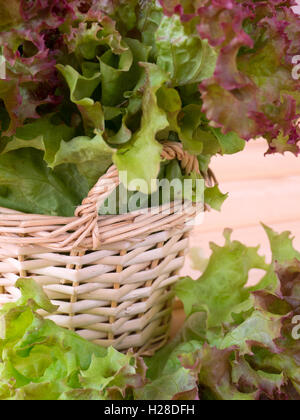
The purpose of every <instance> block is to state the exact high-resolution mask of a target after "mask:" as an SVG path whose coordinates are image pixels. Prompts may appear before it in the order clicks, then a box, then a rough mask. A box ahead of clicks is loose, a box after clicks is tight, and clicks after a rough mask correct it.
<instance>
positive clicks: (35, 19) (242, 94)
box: [0, 0, 299, 216]
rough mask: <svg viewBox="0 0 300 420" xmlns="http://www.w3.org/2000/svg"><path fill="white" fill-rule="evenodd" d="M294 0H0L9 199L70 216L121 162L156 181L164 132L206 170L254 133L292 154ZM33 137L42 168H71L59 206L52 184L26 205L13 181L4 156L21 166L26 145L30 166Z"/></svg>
mask: <svg viewBox="0 0 300 420" xmlns="http://www.w3.org/2000/svg"><path fill="white" fill-rule="evenodd" d="M292 3H293V2H291V1H284V2H278V1H272V2H264V1H262V2H254V1H236V0H230V1H214V0H213V1H209V0H199V1H198V0H197V1H189V0H187V1H184V2H183V1H182V2H180V1H179V0H178V1H174V0H161V2H158V1H156V0H147V1H138V0H129V1H125V0H114V1H112V0H105V1H104V0H73V1H67V0H63V1H47V0H45V1H33V0H31V1H20V2H12V4H11V7H10V8H9V10H8V8H7V5H6V4H5V2H3V1H0V5H1V13H2V15H3V19H2V20H1V22H2V23H1V26H0V46H1V49H0V52H1V54H2V58H3V60H4V61H5V75H4V78H2V79H0V135H1V137H0V154H1V155H0V159H1V161H2V162H3V163H4V165H3V166H2V168H3V169H1V168H0V180H1V190H0V205H1V206H6V205H9V206H11V207H12V208H18V209H24V211H27V212H38V213H42V214H44V213H46V214H58V215H59V214H63V215H70V216H71V215H72V214H73V210H74V208H75V207H76V205H78V204H79V203H80V200H79V197H81V195H82V194H86V193H87V192H88V188H91V186H92V185H93V184H94V183H95V182H96V181H97V179H98V178H99V177H100V176H101V175H102V174H103V173H105V171H106V170H107V168H108V167H109V166H110V165H111V164H112V163H115V164H116V165H117V167H118V169H119V170H120V171H127V172H128V177H127V179H128V181H129V182H130V181H131V180H132V179H135V178H142V179H144V180H145V181H146V184H147V185H148V191H149V187H150V186H151V179H157V177H158V175H159V173H160V171H161V166H162V164H163V162H161V157H160V152H161V149H162V145H161V142H162V141H164V140H172V141H177V142H181V143H182V144H183V147H184V148H185V149H186V150H187V151H189V152H190V153H191V154H194V155H196V156H197V157H198V160H199V164H200V168H201V172H202V175H201V176H203V175H204V174H205V173H206V172H207V171H208V166H209V162H210V159H211V157H212V156H214V155H216V154H227V153H228V154H233V153H237V152H239V151H240V150H242V149H243V147H244V145H245V142H244V140H249V139H250V138H255V137H257V136H262V135H263V136H265V137H266V139H267V140H268V144H269V149H268V152H269V153H271V152H274V151H278V152H281V153H284V152H286V151H290V152H293V153H295V154H297V153H298V140H299V130H298V128H297V126H296V121H297V119H298V117H299V81H297V80H294V79H293V77H292V60H293V57H294V55H296V54H298V52H297V48H298V45H299V42H298V41H299V18H298V16H297V15H295V14H294V13H293V12H292V10H291V9H290V8H289V6H291V5H292ZM25 149H26V151H25ZM34 149H36V150H38V152H39V159H42V160H43V164H44V165H45V166H46V167H47V171H46V173H47V175H46V176H47V182H49V180H50V178H51V177H52V176H55V174H56V173H57V172H59V173H63V172H64V171H66V170H70V173H76V180H77V182H76V185H71V184H68V187H67V188H70V191H69V196H72V197H74V200H72V205H71V206H66V207H65V211H64V212H63V213H62V211H61V208H62V207H61V206H60V205H56V204H54V203H58V202H59V201H60V198H59V196H58V195H57V194H58V193H57V189H55V188H54V189H53V190H52V192H51V194H50V193H49V194H48V195H47V197H48V199H49V202H48V203H47V200H46V201H45V202H44V204H43V205H41V206H39V205H38V203H39V201H40V200H39V198H38V194H37V196H36V197H33V198H34V200H33V201H32V202H35V203H36V204H35V205H32V206H30V201H31V200H25V198H22V197H23V196H24V194H22V192H20V191H19V190H18V186H16V187H15V190H14V191H12V188H11V183H10V179H9V176H8V175H7V169H6V168H7V167H8V166H9V169H10V171H9V172H10V173H13V172H14V176H15V178H17V176H18V173H19V172H18V165H17V164H16V163H17V161H19V160H20V159H23V158H24V156H25V154H26V156H27V157H28V159H29V161H28V165H27V167H28V170H29V167H31V163H30V161H33V159H34V156H36V150H34ZM145 161H147V163H148V165H147V170H145V168H146V166H145ZM32 169H33V168H32ZM32 177H34V173H33V172H32ZM123 181H124V182H125V180H123ZM37 182H38V181H37ZM62 182H64V181H63V180H62ZM125 186H127V185H125ZM1 191H3V192H4V193H2V192H1ZM7 191H9V193H8V195H7ZM32 191H38V188H34V189H32ZM79 192H80V193H79ZM143 192H146V191H143ZM33 194H35V193H34V192H33ZM205 197H206V200H207V204H208V205H209V206H211V207H213V208H217V209H220V207H221V204H222V202H223V201H224V199H225V195H224V194H222V193H221V192H220V191H219V189H218V188H217V187H215V188H213V189H207V190H206V192H205ZM14 203H15V204H14ZM47 207H49V209H48V210H47Z"/></svg>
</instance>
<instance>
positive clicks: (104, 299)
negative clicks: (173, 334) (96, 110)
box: [0, 142, 199, 354]
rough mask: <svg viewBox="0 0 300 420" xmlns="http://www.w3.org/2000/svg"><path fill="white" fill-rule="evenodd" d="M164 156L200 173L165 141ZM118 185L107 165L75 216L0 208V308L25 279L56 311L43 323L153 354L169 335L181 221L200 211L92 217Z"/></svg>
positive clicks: (184, 230) (181, 250) (183, 238)
mask: <svg viewBox="0 0 300 420" xmlns="http://www.w3.org/2000/svg"><path fill="white" fill-rule="evenodd" d="M162 157H163V158H164V159H168V160H171V159H175V158H177V159H178V160H179V161H181V165H182V168H183V169H184V170H185V171H186V172H187V173H191V172H192V171H196V172H199V166H198V161H197V159H196V157H194V156H190V155H188V154H187V153H186V152H184V151H183V149H182V147H181V145H180V144H178V143H169V142H168V143H165V144H164V150H163V153H162ZM117 185H119V178H118V172H117V169H116V168H115V167H112V168H110V170H109V171H108V172H107V173H106V174H105V175H104V176H103V177H102V178H100V180H99V181H98V183H97V184H96V185H95V187H94V188H93V189H92V190H91V191H90V193H89V195H88V197H87V198H86V199H85V200H84V201H83V204H82V205H81V206H80V207H79V208H78V209H77V211H76V214H75V217H73V218H64V217H52V216H42V215H33V214H24V213H19V212H16V211H12V210H8V209H0V273H1V276H0V305H3V304H4V303H7V302H12V301H14V300H16V299H17V298H19V290H18V289H17V288H16V287H15V282H16V280H17V279H18V278H19V277H28V278H29V277H31V278H33V279H34V280H35V281H37V282H38V283H39V284H40V285H42V286H43V287H44V290H45V291H46V293H47V295H48V296H49V298H50V299H51V300H52V302H53V303H54V304H55V305H58V306H59V309H58V311H57V313H55V314H52V315H50V316H49V314H43V315H44V316H46V317H47V318H49V319H52V320H53V321H54V322H56V323H57V324H58V325H60V326H62V327H65V328H68V329H70V330H74V331H76V332H77V333H78V334H80V335H81V336H82V337H85V338H86V339H88V340H90V341H93V342H95V343H97V344H99V345H102V346H114V347H115V348H116V349H118V350H121V351H123V350H127V349H129V348H134V349H135V350H136V351H137V352H139V353H140V354H151V353H153V352H154V351H155V350H157V349H158V348H159V347H161V346H162V345H164V343H165V342H166V340H167V338H168V331H169V324H170V316H171V311H172V301H173V292H172V285H173V284H174V283H175V282H176V280H177V278H178V276H177V274H176V273H178V270H179V269H180V268H181V267H182V265H183V262H184V254H185V251H186V250H187V249H188V233H189V231H190V230H191V228H192V227H191V226H189V224H188V223H187V222H188V221H189V220H191V218H193V217H194V216H195V214H196V212H197V211H199V208H198V207H197V206H194V205H191V207H192V211H191V208H190V209H189V210H188V211H187V213H184V214H182V213H176V205H175V204H174V203H173V206H172V211H171V212H170V211H165V209H164V207H160V208H159V209H157V210H158V211H157V212H156V214H155V215H153V214H150V213H148V214H147V213H145V211H144V212H141V211H140V212H135V213H129V214H125V215H118V216H98V212H97V203H99V199H100V198H101V201H104V200H105V198H106V197H107V196H108V195H109V194H110V193H111V192H112V190H113V189H114V188H116V186H117Z"/></svg>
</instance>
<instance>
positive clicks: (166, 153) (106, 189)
mask: <svg viewBox="0 0 300 420" xmlns="http://www.w3.org/2000/svg"><path fill="white" fill-rule="evenodd" d="M161 157H162V158H163V159H166V160H170V161H171V160H174V159H177V160H178V161H179V162H180V163H181V167H182V169H183V170H184V171H185V173H187V174H191V173H192V172H196V173H197V174H200V169H199V162H198V159H197V157H196V156H193V155H191V154H189V153H188V152H187V151H185V150H183V147H182V145H181V144H180V143H176V142H168V141H167V142H164V143H163V151H162V153H161ZM119 184H120V180H119V175H118V170H117V168H116V166H112V167H111V168H110V169H109V170H108V171H107V172H106V174H105V175H103V176H102V177H101V178H100V179H99V181H98V182H97V184H96V185H95V186H94V187H93V188H92V189H91V190H90V192H89V194H88V196H87V197H86V198H85V199H84V200H83V202H82V204H81V205H80V206H79V207H78V208H77V210H76V212H75V216H76V217H80V218H82V219H83V225H85V229H83V233H82V235H81V236H80V238H78V240H77V241H76V246H78V245H80V243H81V242H82V241H83V240H84V239H85V238H86V237H87V236H88V235H89V234H90V233H92V238H93V249H99V247H100V245H101V241H100V232H99V229H98V223H97V221H98V208H97V204H98V202H99V198H100V197H101V196H103V198H104V200H105V199H106V198H107V197H108V196H109V195H110V194H111V193H112V191H113V190H114V189H115V188H116V187H117V186H118V185H119Z"/></svg>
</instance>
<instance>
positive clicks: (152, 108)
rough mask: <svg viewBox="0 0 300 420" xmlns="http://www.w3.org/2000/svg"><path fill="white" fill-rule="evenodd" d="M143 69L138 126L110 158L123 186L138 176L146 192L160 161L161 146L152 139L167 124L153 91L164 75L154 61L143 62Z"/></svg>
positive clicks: (156, 89)
mask: <svg viewBox="0 0 300 420" xmlns="http://www.w3.org/2000/svg"><path fill="white" fill-rule="evenodd" d="M144 68H145V70H146V74H147V81H146V85H145V91H144V94H143V105H142V106H143V117H142V121H141V128H140V129H139V130H138V131H137V132H136V133H135V134H134V135H133V138H132V140H131V142H130V145H128V146H126V147H122V148H120V149H119V150H118V151H117V152H116V154H115V155H114V158H113V160H114V163H115V164H116V165H117V167H118V170H119V172H120V180H121V182H122V183H123V184H124V185H125V186H126V187H128V186H129V184H130V182H131V181H134V180H136V179H142V180H145V181H146V185H143V187H142V188H141V192H143V193H145V194H149V193H150V192H153V183H152V182H151V181H152V180H156V179H157V176H158V173H159V168H160V161H161V157H160V154H161V151H162V146H161V145H160V144H159V143H158V142H157V141H156V134H157V133H158V132H159V131H160V130H163V129H164V128H166V127H167V125H168V121H167V117H166V114H165V112H164V111H163V110H161V109H160V108H159V107H158V105H157V98H156V92H157V91H158V89H159V88H160V87H161V86H162V84H163V83H164V82H165V81H166V80H167V77H166V75H165V73H163V72H162V71H161V70H160V69H159V68H158V67H157V66H156V65H154V64H144ZM144 156H147V165H145V164H144V160H143V159H144ZM125 174H126V175H125ZM126 178H127V179H126ZM156 188H157V187H156V185H155V189H156Z"/></svg>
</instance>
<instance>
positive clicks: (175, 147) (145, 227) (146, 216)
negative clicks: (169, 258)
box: [0, 142, 216, 252]
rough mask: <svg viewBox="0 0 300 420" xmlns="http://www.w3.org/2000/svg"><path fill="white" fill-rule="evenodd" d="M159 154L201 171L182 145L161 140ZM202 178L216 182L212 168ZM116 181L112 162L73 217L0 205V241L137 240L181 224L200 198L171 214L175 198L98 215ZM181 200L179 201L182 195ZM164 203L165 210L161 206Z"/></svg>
mask: <svg viewBox="0 0 300 420" xmlns="http://www.w3.org/2000/svg"><path fill="white" fill-rule="evenodd" d="M162 146H163V150H162V153H161V156H162V158H163V159H165V160H173V159H178V161H180V163H181V166H182V168H183V170H185V171H186V172H187V173H191V172H196V173H200V169H199V162H198V160H197V157H196V156H193V155H190V154H189V153H188V152H187V151H185V150H183V146H182V145H181V144H180V143H176V142H164V143H163V144H162ZM202 175H203V178H204V180H205V181H206V182H207V184H210V185H212V184H213V183H215V182H216V180H215V178H214V176H213V174H212V173H211V172H209V173H208V175H207V176H206V177H205V175H204V174H202ZM119 184H120V179H119V174H118V169H117V168H116V166H114V165H113V166H111V167H110V168H109V169H108V171H107V172H106V173H105V174H104V175H103V176H102V177H101V178H100V179H99V181H98V182H97V183H96V185H95V186H94V187H93V188H92V189H91V191H90V192H89V194H88V196H87V197H86V198H85V199H84V200H83V202H82V204H81V205H80V206H79V207H77V209H76V211H75V215H74V216H72V217H62V216H51V215H43V214H28V213H23V212H20V211H17V210H12V209H8V208H3V207H2V208H0V246H1V245H7V244H13V245H17V246H28V245H38V246H41V247H46V248H47V249H53V250H60V251H62V252H65V251H70V250H72V249H84V250H98V249H100V248H101V246H102V245H104V244H110V243H114V242H118V241H120V240H135V239H136V240H138V239H140V238H142V237H145V236H147V235H149V234H151V233H154V232H158V231H161V230H170V229H178V228H181V229H182V228H183V226H184V224H185V223H186V222H187V221H189V220H191V219H192V218H194V217H195V216H196V214H197V213H198V212H199V211H200V209H201V211H203V210H205V209H207V207H205V205H204V203H192V202H190V206H187V207H186V208H184V211H181V214H176V206H177V202H176V201H173V202H170V203H167V204H164V205H160V206H156V207H150V208H144V209H139V210H136V211H133V212H129V213H125V214H121V215H101V216H99V215H98V202H99V199H100V197H101V200H102V199H103V200H105V198H106V197H108V196H109V194H111V192H112V191H113V190H114V189H115V188H116V187H117V186H118V185H119ZM179 202H180V204H181V206H182V201H178V203H179ZM165 208H167V209H168V212H166V211H165Z"/></svg>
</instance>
